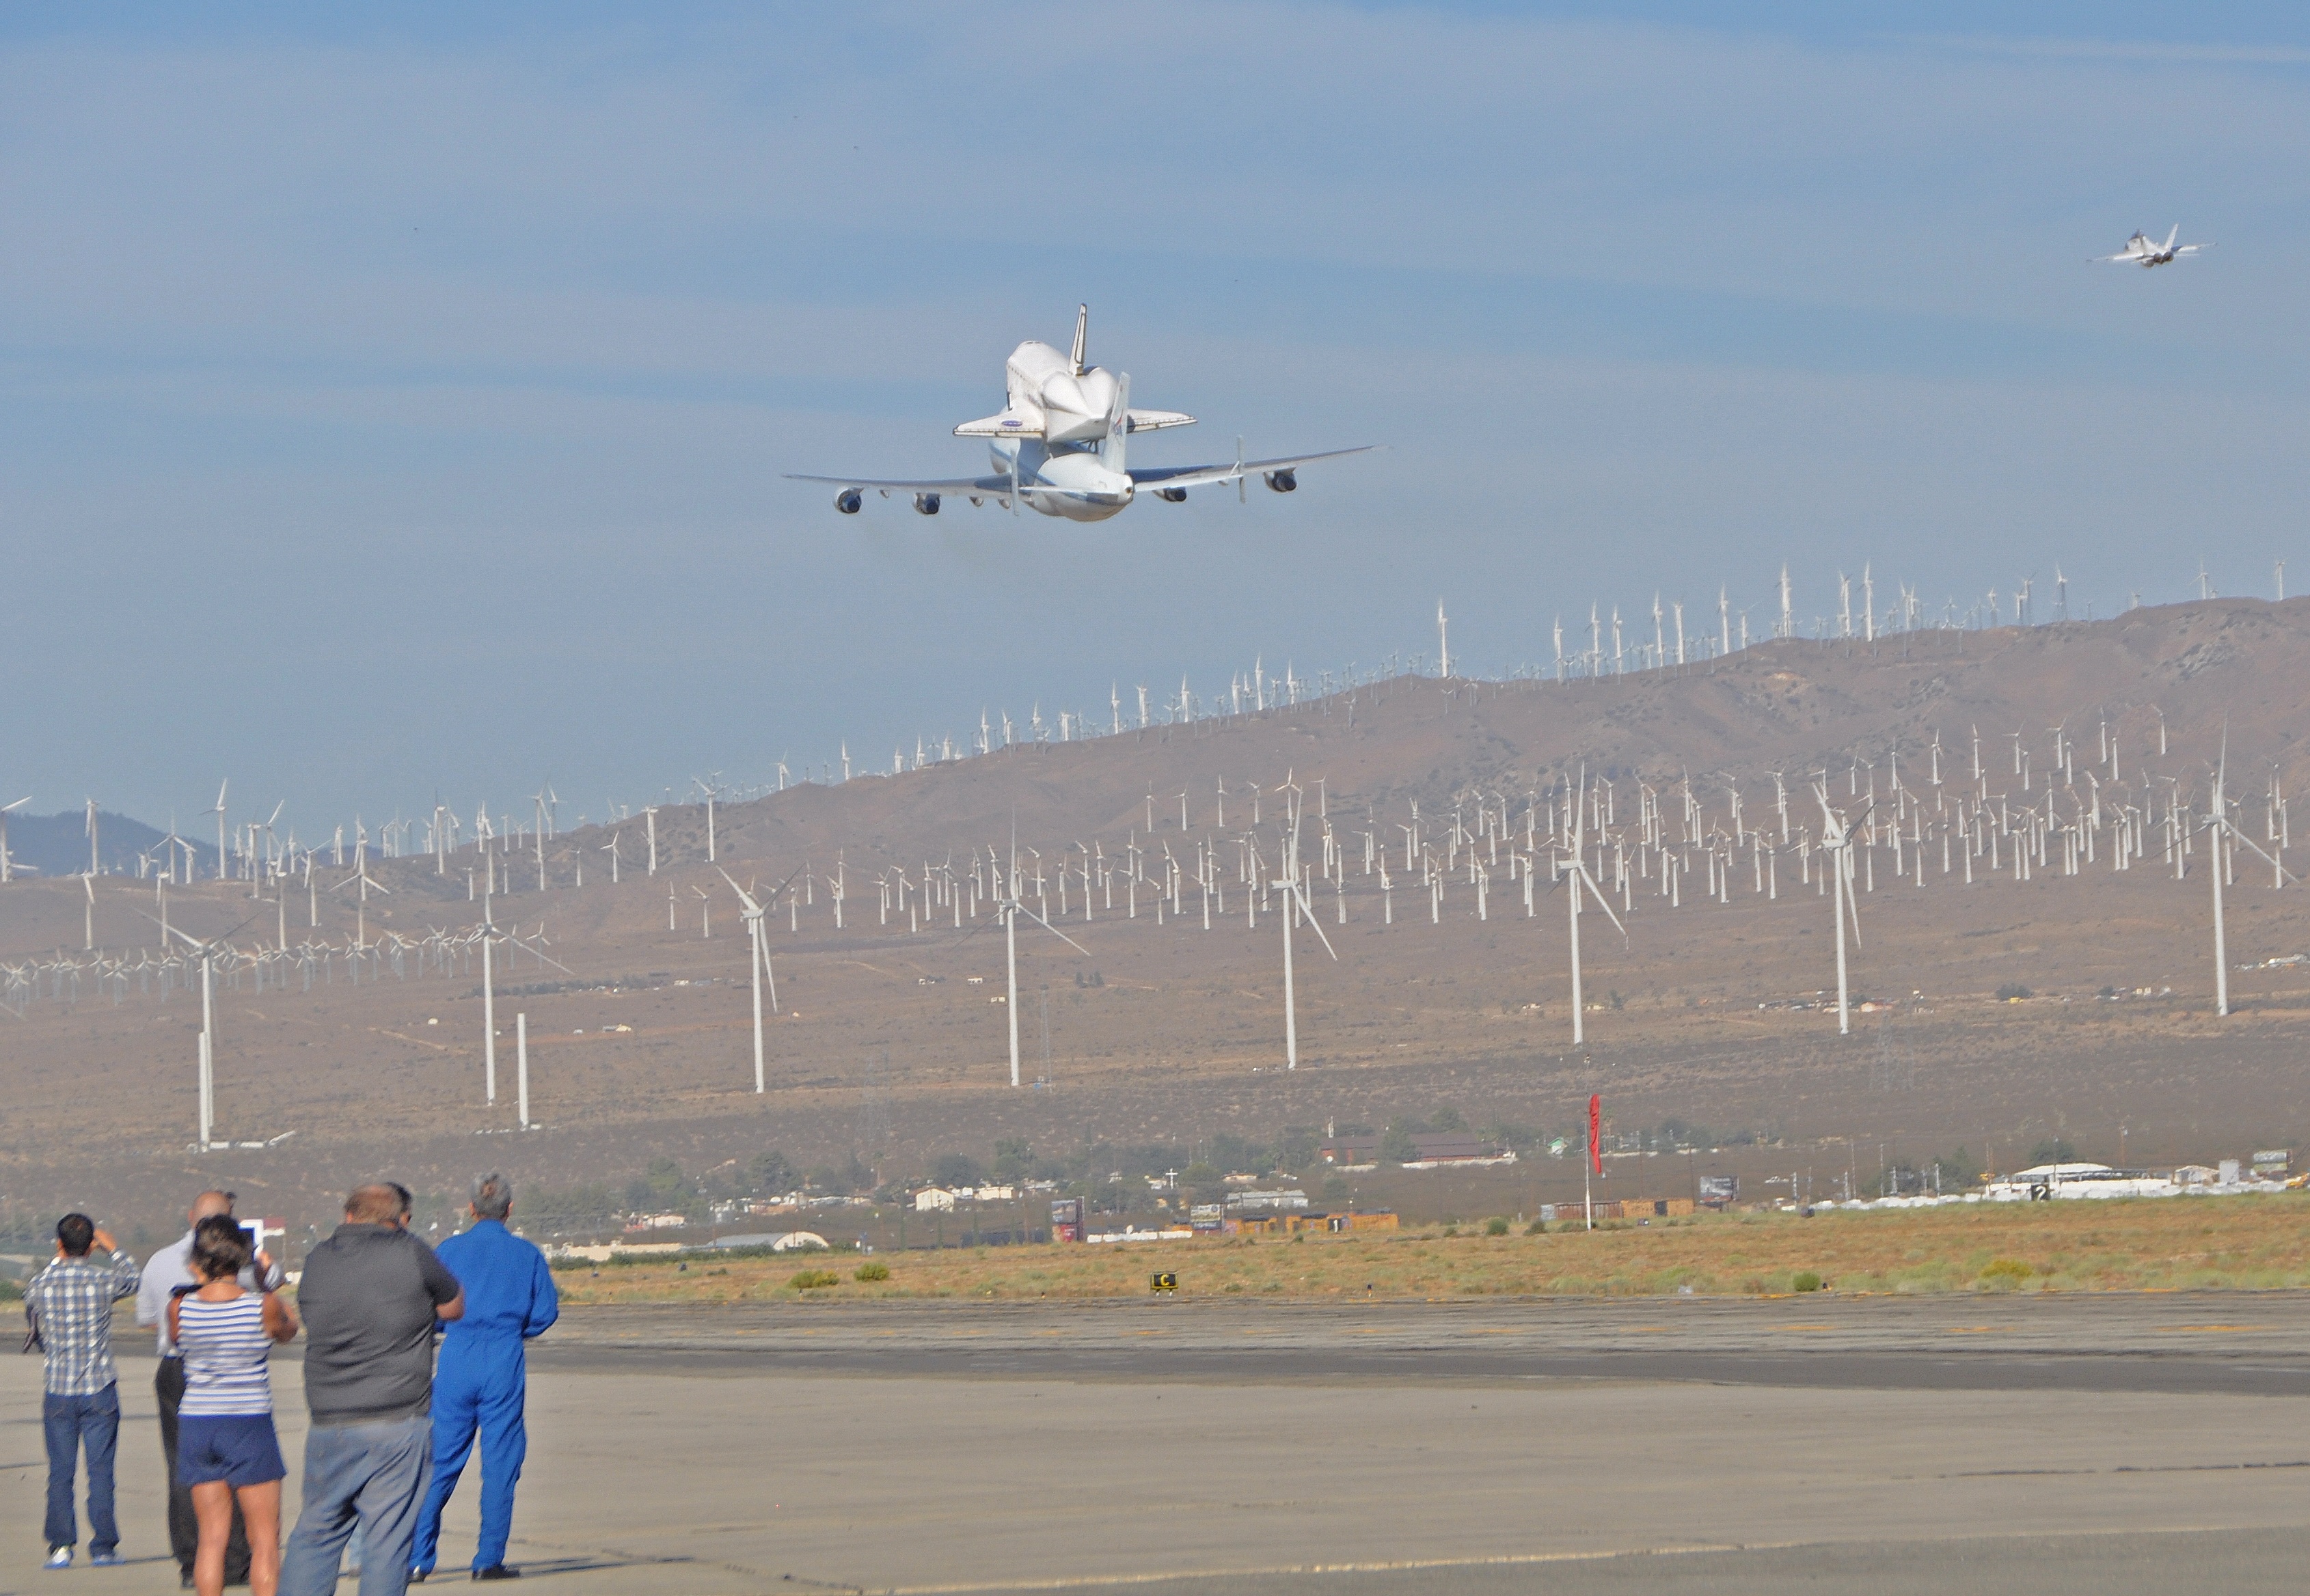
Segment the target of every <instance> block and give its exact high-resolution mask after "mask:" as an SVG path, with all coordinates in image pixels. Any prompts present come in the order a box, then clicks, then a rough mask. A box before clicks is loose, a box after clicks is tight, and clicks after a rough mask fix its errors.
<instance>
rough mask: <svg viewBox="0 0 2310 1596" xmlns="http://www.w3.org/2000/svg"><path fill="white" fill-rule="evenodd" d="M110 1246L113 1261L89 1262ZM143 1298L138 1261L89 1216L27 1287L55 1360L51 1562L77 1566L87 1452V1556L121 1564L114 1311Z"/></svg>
mask: <svg viewBox="0 0 2310 1596" xmlns="http://www.w3.org/2000/svg"><path fill="white" fill-rule="evenodd" d="M91 1247H102V1248H103V1249H104V1251H105V1253H106V1255H107V1256H108V1257H109V1259H110V1260H111V1261H110V1262H109V1263H104V1264H99V1263H98V1262H95V1260H93V1259H91V1257H90V1256H89V1251H90V1249H91ZM135 1295H136V1260H135V1259H134V1258H131V1257H130V1256H129V1255H128V1254H127V1253H124V1252H122V1251H121V1250H120V1247H119V1245H118V1244H117V1243H116V1242H115V1241H114V1240H113V1239H112V1237H111V1236H108V1235H106V1234H105V1233H104V1232H103V1231H101V1230H100V1229H98V1228H97V1227H96V1221H95V1220H93V1219H90V1218H89V1217H88V1216H87V1215H86V1214H66V1215H65V1217H64V1218H63V1219H58V1220H57V1221H56V1262H53V1263H51V1264H49V1265H48V1268H46V1269H44V1270H42V1271H40V1272H39V1274H37V1275H35V1276H33V1277H32V1279H31V1282H30V1284H29V1285H27V1286H26V1287H25V1288H24V1301H25V1304H26V1305H27V1306H28V1307H29V1308H30V1311H31V1314H32V1320H33V1323H34V1325H35V1326H36V1327H37V1329H38V1330H39V1336H40V1345H41V1347H42V1349H44V1350H45V1351H46V1352H47V1353H48V1394H47V1396H46V1397H45V1398H44V1399H42V1401H41V1404H40V1418H41V1422H42V1425H43V1427H45V1428H46V1429H47V1431H48V1567H50V1568H69V1567H71V1566H72V1557H73V1544H74V1542H75V1541H77V1540H79V1539H80V1535H79V1528H78V1525H77V1523H76V1522H75V1521H74V1517H73V1470H74V1464H75V1463H77V1462H79V1458H80V1453H81V1450H82V1448H83V1447H86V1448H87V1451H88V1560H89V1562H90V1563H91V1565H93V1566H97V1567H100V1568H103V1567H109V1566H113V1565H115V1564H117V1563H118V1562H119V1561H120V1549H119V1548H120V1526H119V1525H118V1524H117V1522H114V1520H113V1516H112V1451H113V1444H114V1442H116V1441H117V1439H118V1438H119V1435H120V1392H118V1390H117V1389H116V1387H117V1383H118V1380H119V1375H118V1372H117V1370H115V1369H114V1367H113V1365H112V1305H113V1304H114V1303H116V1302H118V1301H119V1300H120V1299H121V1298H122V1297H134V1296H135Z"/></svg>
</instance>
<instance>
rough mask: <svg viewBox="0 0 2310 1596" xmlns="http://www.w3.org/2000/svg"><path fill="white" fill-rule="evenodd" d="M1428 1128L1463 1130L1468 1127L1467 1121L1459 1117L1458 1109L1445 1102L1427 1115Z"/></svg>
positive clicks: (1432, 1129) (1434, 1129)
mask: <svg viewBox="0 0 2310 1596" xmlns="http://www.w3.org/2000/svg"><path fill="white" fill-rule="evenodd" d="M1428 1128H1429V1130H1431V1131H1464V1130H1466V1129H1467V1128H1468V1122H1467V1121H1466V1120H1465V1119H1463V1118H1462V1117H1461V1115H1460V1111H1459V1110H1458V1109H1456V1108H1455V1107H1453V1106H1451V1105H1450V1104H1448V1103H1447V1104H1446V1105H1445V1106H1443V1107H1441V1108H1439V1109H1437V1111H1436V1112H1435V1113H1433V1114H1431V1115H1429V1116H1428Z"/></svg>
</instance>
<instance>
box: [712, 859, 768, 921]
mask: <svg viewBox="0 0 2310 1596" xmlns="http://www.w3.org/2000/svg"><path fill="white" fill-rule="evenodd" d="M714 871H715V873H716V875H719V876H720V877H721V878H722V879H723V880H725V881H728V882H729V883H730V890H731V891H733V892H735V893H736V894H737V895H738V901H739V902H740V903H742V904H744V905H745V906H746V912H747V913H748V914H750V915H759V914H760V913H761V912H762V906H761V905H760V904H758V903H756V902H755V901H754V899H753V897H752V895H751V894H750V893H749V892H747V890H746V889H744V888H743V887H741V886H740V885H738V881H737V878H735V877H734V876H733V875H732V874H731V873H730V872H728V871H726V870H724V869H723V868H722V867H721V866H720V865H718V864H717V865H716V866H715V867H714ZM772 896H773V897H775V896H777V895H776V894H775V893H773V894H772Z"/></svg>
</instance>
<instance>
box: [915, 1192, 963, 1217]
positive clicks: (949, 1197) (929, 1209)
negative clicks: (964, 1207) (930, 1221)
mask: <svg viewBox="0 0 2310 1596" xmlns="http://www.w3.org/2000/svg"><path fill="white" fill-rule="evenodd" d="M954 1198H955V1194H954V1193H952V1192H950V1191H948V1190H947V1189H946V1188H945V1187H943V1186H925V1187H924V1188H923V1189H922V1190H921V1191H919V1192H917V1193H915V1211H916V1213H918V1214H927V1213H951V1212H953V1211H954Z"/></svg>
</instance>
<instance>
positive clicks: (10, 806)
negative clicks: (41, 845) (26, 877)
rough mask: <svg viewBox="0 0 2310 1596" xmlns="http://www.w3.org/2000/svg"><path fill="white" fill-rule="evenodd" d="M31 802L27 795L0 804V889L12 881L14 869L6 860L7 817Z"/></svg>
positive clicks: (30, 796)
mask: <svg viewBox="0 0 2310 1596" xmlns="http://www.w3.org/2000/svg"><path fill="white" fill-rule="evenodd" d="M31 801H32V795H31V794H30V793H27V794H24V795H23V796H22V798H19V799H17V800H16V802H13V803H0V887H4V886H6V885H7V884H8V882H9V881H10V880H12V879H13V877H12V875H11V872H12V871H13V868H14V867H13V865H12V864H11V863H10V862H9V859H8V817H9V815H10V814H11V813H13V811H17V810H20V809H22V808H23V807H24V805H26V804H27V803H30V802H31Z"/></svg>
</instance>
